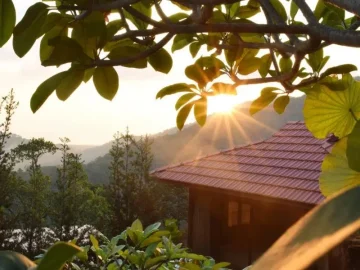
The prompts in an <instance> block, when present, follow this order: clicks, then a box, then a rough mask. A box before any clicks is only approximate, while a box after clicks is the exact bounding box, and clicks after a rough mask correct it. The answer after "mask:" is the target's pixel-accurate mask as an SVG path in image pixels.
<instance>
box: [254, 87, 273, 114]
mask: <svg viewBox="0 0 360 270" xmlns="http://www.w3.org/2000/svg"><path fill="white" fill-rule="evenodd" d="M276 97H277V93H274V92H268V93H262V94H261V96H260V97H258V98H257V99H255V100H254V101H253V102H252V103H251V105H250V115H254V114H255V113H257V112H259V111H261V110H262V109H264V108H265V107H266V106H268V105H269V104H270V103H271V102H272V101H273V100H274V99H275V98H276Z"/></svg>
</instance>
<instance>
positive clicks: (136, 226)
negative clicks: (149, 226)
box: [131, 219, 144, 232]
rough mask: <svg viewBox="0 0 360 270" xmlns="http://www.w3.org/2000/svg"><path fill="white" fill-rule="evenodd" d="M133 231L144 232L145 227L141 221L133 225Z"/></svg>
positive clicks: (136, 221)
mask: <svg viewBox="0 0 360 270" xmlns="http://www.w3.org/2000/svg"><path fill="white" fill-rule="evenodd" d="M131 229H133V230H134V231H141V232H142V231H143V230H144V229H143V225H142V223H141V221H140V220H138V219H137V220H135V221H134V222H133V223H132V224H131Z"/></svg>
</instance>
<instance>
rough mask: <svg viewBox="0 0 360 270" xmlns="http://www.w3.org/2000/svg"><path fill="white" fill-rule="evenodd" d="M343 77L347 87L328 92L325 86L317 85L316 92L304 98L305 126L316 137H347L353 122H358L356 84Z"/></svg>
mask: <svg viewBox="0 0 360 270" xmlns="http://www.w3.org/2000/svg"><path fill="white" fill-rule="evenodd" d="M346 78H348V79H346V81H347V83H348V88H347V89H346V90H344V91H331V90H330V89H329V88H328V87H326V86H319V87H318V90H316V91H312V92H314V93H312V94H309V95H307V97H306V100H305V105H304V118H305V124H306V126H307V128H308V129H309V131H310V132H311V133H312V134H313V135H314V136H315V137H316V138H319V139H323V138H326V137H327V135H328V134H330V133H333V134H334V135H335V136H337V137H339V138H342V137H344V136H347V135H348V134H350V133H351V131H352V130H353V128H354V126H355V123H356V119H360V82H357V81H355V80H354V79H352V78H351V77H350V75H349V76H348V77H346ZM355 118H356V119H355Z"/></svg>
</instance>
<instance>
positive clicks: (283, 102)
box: [274, 95, 290, 114]
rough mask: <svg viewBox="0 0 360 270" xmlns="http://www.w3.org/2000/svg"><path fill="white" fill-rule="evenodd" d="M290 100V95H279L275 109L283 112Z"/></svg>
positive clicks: (275, 102)
mask: <svg viewBox="0 0 360 270" xmlns="http://www.w3.org/2000/svg"><path fill="white" fill-rule="evenodd" d="M289 102H290V98H289V96H287V95H286V96H281V97H278V98H277V99H276V100H275V101H274V110H275V111H276V112H277V113H278V114H282V113H283V112H284V111H285V108H286V106H287V105H288V104H289Z"/></svg>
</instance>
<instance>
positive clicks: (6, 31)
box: [0, 0, 16, 47]
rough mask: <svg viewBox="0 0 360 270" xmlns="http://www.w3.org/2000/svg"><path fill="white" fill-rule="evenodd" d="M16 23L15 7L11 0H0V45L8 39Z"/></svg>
mask: <svg viewBox="0 0 360 270" xmlns="http://www.w3.org/2000/svg"><path fill="white" fill-rule="evenodd" d="M15 23H16V13H15V7H14V4H13V2H12V0H1V1H0V47H2V46H4V44H5V43H6V42H7V41H8V40H9V39H10V37H11V35H12V33H13V30H14V27H15Z"/></svg>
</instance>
